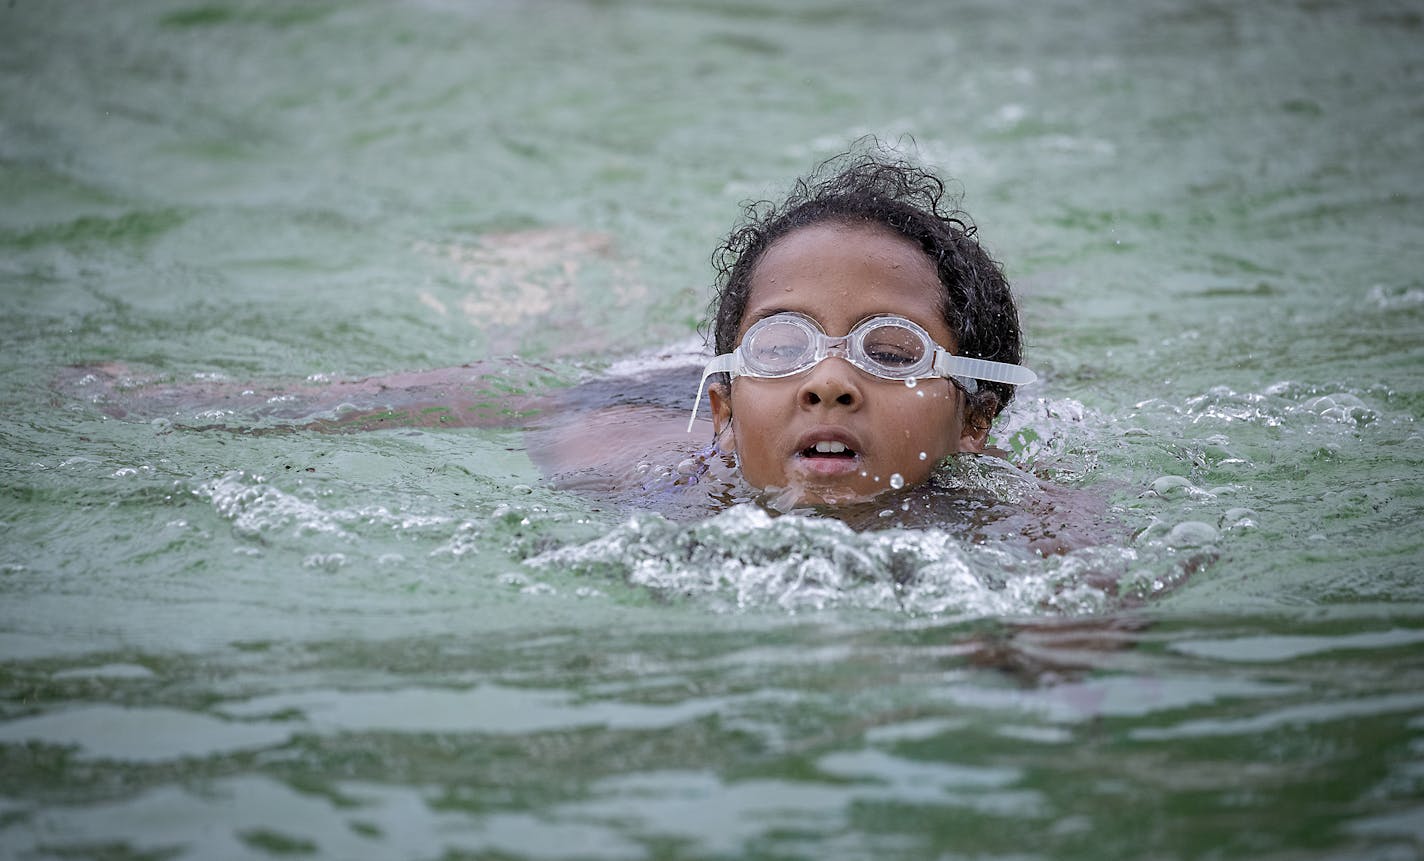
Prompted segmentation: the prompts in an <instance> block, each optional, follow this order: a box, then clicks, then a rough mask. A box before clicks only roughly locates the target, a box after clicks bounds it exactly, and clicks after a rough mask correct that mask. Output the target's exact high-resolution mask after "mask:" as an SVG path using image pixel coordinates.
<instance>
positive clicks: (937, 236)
mask: <svg viewBox="0 0 1424 861" xmlns="http://www.w3.org/2000/svg"><path fill="white" fill-rule="evenodd" d="M826 222H841V223H845V224H850V225H861V224H863V225H877V226H880V227H883V228H884V229H886V230H888V231H890V232H892V233H894V234H896V235H899V236H903V237H904V238H906V239H908V240H910V241H911V242H913V243H915V244H916V245H918V246H919V247H920V248H922V249H924V252H925V254H927V255H929V258H930V259H931V260H933V261H934V263H935V268H936V270H937V271H938V273H939V281H940V284H942V285H943V286H944V302H943V315H944V320H945V322H946V323H947V324H948V325H949V330H950V332H952V333H953V334H954V338H955V342H956V352H957V353H959V354H960V355H964V356H971V357H974V358H979V359H989V360H991V361H995V362H1008V363H1011V364H1018V363H1019V360H1020V349H1021V345H1020V338H1021V333H1020V329H1019V314H1018V308H1017V307H1016V306H1015V304H1014V297H1013V293H1012V291H1011V290H1010V288H1009V282H1008V280H1007V279H1006V278H1005V277H1004V273H1003V270H1002V269H1000V267H999V264H998V263H997V262H995V261H994V259H993V258H991V257H990V256H989V255H988V253H987V252H985V251H984V249H983V248H982V247H981V246H980V245H979V242H978V240H976V239H975V232H976V228H975V227H974V225H973V223H972V222H971V221H970V220H969V217H968V215H966V214H965V213H964V212H962V211H960V210H958V209H956V208H953V202H952V201H947V200H946V196H945V188H944V183H943V182H942V181H940V179H939V178H938V177H936V176H935V175H934V174H933V173H930V172H929V171H928V170H925V169H924V168H921V167H918V166H916V165H914V164H911V163H910V162H908V161H906V160H905V159H904V158H902V157H900V156H898V155H896V154H894V153H893V152H890V151H887V150H884V149H882V148H880V147H878V146H876V147H873V148H871V149H869V150H868V151H860V152H857V151H854V150H853V151H851V152H848V153H844V154H842V155H839V156H836V157H835V158H832V159H830V160H828V161H826V162H823V163H822V164H821V165H820V166H819V167H818V168H816V169H815V170H814V171H813V172H812V173H811V174H810V175H808V176H806V177H803V178H802V179H799V180H797V181H796V185H795V186H794V187H793V188H792V190H791V193H790V194H789V195H787V197H786V199H785V200H784V201H782V202H781V203H779V204H776V203H772V202H770V201H765V200H763V201H756V202H752V203H748V204H746V205H745V211H744V213H743V218H742V221H741V222H740V223H739V224H738V226H737V227H736V228H734V229H733V230H732V232H731V234H730V235H728V236H727V239H726V241H725V242H723V243H722V245H721V246H720V247H719V248H718V249H717V250H716V251H715V252H714V253H713V255H712V265H713V266H714V267H716V269H717V280H716V283H715V291H716V293H715V295H714V296H713V299H712V303H711V306H710V308H709V310H710V312H711V323H712V334H713V338H714V344H715V346H716V350H717V352H718V353H719V354H720V353H730V352H732V350H733V349H735V348H736V346H737V337H738V335H739V333H740V331H741V325H742V315H743V314H744V313H745V311H746V307H747V300H748V298H749V297H750V294H751V285H752V276H753V275H754V274H755V273H756V268H757V264H758V263H760V262H761V259H762V257H763V256H764V255H765V254H766V251H767V249H768V248H770V247H771V246H772V245H773V244H774V243H775V242H776V241H777V240H778V239H780V238H782V237H783V236H786V235H787V234H789V233H791V232H792V231H795V230H798V229H800V228H802V227H809V226H811V225H815V224H822V223H826ZM723 382H725V378H724V380H723ZM1013 395H1014V387H1013V386H1011V385H1009V384H1007V383H991V382H981V383H980V384H979V392H978V394H977V395H975V396H973V397H972V400H971V403H970V405H969V407H970V410H971V412H975V413H978V414H980V415H982V416H984V417H985V418H986V419H992V418H993V417H994V416H996V415H998V413H999V411H1000V410H1002V409H1003V408H1004V406H1005V405H1006V404H1007V403H1008V402H1009V400H1010V399H1011V398H1013Z"/></svg>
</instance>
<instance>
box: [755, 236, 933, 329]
mask: <svg viewBox="0 0 1424 861" xmlns="http://www.w3.org/2000/svg"><path fill="white" fill-rule="evenodd" d="M750 286H751V290H750V292H749V295H748V298H747V306H746V309H745V311H744V312H743V316H742V321H741V327H740V328H741V331H742V332H743V333H745V332H746V330H747V328H748V327H750V326H751V325H752V324H753V323H755V322H756V321H757V320H760V319H762V318H765V317H767V316H770V315H771V314H775V313H778V312H781V311H798V312H800V313H802V314H806V315H807V316H809V317H811V318H813V319H815V320H816V321H817V322H819V323H820V324H821V325H822V327H824V328H825V329H826V331H827V332H828V333H831V334H844V332H846V331H849V328H850V327H851V326H853V325H855V324H856V323H858V322H860V321H861V320H863V319H865V318H866V317H869V316H872V315H874V314H897V315H899V316H902V317H907V318H909V319H911V320H914V321H915V322H916V323H919V324H920V325H921V326H924V327H925V328H926V329H928V330H929V331H930V334H931V335H935V336H937V337H947V336H948V334H949V333H948V331H947V327H946V325H945V323H944V319H943V307H944V302H945V291H944V288H943V286H942V285H941V284H940V282H939V274H938V272H937V271H936V269H935V266H934V263H933V261H931V260H930V258H929V256H928V255H927V254H925V253H924V251H923V250H921V249H920V247H919V246H918V245H916V244H915V243H913V242H911V241H910V240H908V239H905V238H904V237H902V236H899V235H897V234H894V233H891V232H890V231H889V230H887V229H885V228H881V227H877V226H866V225H844V224H819V225H812V226H810V227H803V228H800V229H798V230H795V231H793V232H791V233H789V234H787V235H786V236H783V237H781V238H780V239H778V240H777V241H776V242H775V243H773V244H772V246H771V247H770V248H768V249H767V251H766V253H765V254H764V255H763V257H762V259H761V260H760V261H759V262H758V264H757V267H756V269H755V270H754V271H753V273H752V278H751V285H750Z"/></svg>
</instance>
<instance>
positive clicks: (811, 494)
mask: <svg viewBox="0 0 1424 861" xmlns="http://www.w3.org/2000/svg"><path fill="white" fill-rule="evenodd" d="M888 490H890V488H889V487H884V486H880V487H876V488H873V489H869V490H867V489H865V488H860V487H851V486H848V485H845V484H836V483H826V482H816V483H803V482H797V481H791V482H789V483H787V484H786V485H785V486H778V485H774V484H768V485H766V486H764V487H763V488H762V493H763V498H764V499H765V500H766V502H767V505H769V506H770V507H772V508H774V509H776V510H777V511H790V510H791V509H793V508H808V507H809V508H825V507H828V508H840V507H844V506H850V505H858V504H860V503H862V502H869V501H870V500H872V499H874V498H875V497H877V496H879V495H880V494H882V493H885V492H886V491H888Z"/></svg>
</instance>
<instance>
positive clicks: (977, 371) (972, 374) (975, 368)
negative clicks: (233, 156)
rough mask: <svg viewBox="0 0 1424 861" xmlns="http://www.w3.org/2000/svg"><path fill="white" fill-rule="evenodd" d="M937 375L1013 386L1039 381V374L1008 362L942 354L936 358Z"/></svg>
mask: <svg viewBox="0 0 1424 861" xmlns="http://www.w3.org/2000/svg"><path fill="white" fill-rule="evenodd" d="M934 369H935V373H937V374H939V375H941V376H945V377H968V378H969V379H971V380H982V381H984V382H986V383H1008V384H1009V385H1011V386H1026V385H1028V384H1029V383H1031V382H1033V381H1034V380H1037V379H1038V374H1035V373H1034V372H1033V371H1030V370H1029V369H1028V368H1025V367H1024V366H1023V365H1010V364H1009V363H1007V362H991V361H989V360H988V359H971V358H969V357H968V356H955V355H951V354H949V353H945V352H941V353H939V354H937V355H936V356H935V363H934Z"/></svg>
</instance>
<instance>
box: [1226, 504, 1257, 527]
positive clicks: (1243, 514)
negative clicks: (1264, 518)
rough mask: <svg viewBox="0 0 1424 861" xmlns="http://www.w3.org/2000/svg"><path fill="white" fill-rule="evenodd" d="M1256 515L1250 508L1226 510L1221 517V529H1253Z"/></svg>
mask: <svg viewBox="0 0 1424 861" xmlns="http://www.w3.org/2000/svg"><path fill="white" fill-rule="evenodd" d="M1256 517H1257V514H1256V512H1255V511H1254V510H1253V509H1250V508H1228V509H1227V510H1226V513H1225V514H1223V515H1221V528H1222V529H1255V528H1256Z"/></svg>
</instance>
